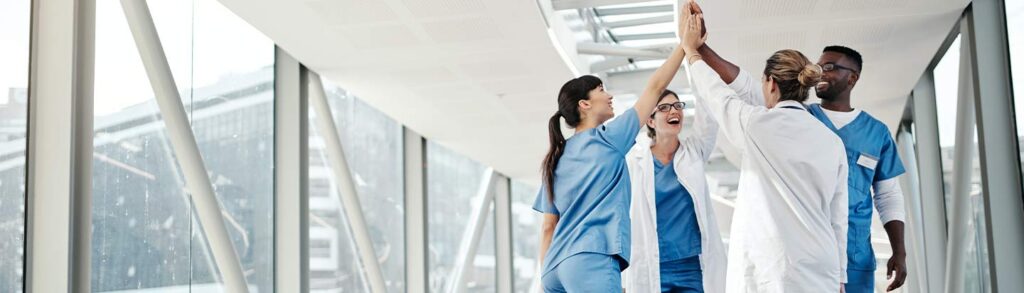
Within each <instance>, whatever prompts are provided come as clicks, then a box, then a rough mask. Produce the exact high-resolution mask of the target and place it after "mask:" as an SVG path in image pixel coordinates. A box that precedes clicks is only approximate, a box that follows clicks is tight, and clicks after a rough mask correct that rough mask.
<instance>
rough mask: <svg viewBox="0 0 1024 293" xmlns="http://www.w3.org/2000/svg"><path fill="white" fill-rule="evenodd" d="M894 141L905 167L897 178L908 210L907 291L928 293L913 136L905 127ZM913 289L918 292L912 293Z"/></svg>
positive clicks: (918, 181) (919, 189)
mask: <svg viewBox="0 0 1024 293" xmlns="http://www.w3.org/2000/svg"><path fill="white" fill-rule="evenodd" d="M896 141H897V144H898V145H899V153H900V158H903V161H904V162H905V163H906V164H905V165H906V167H907V173H906V176H901V177H900V185H901V186H902V187H903V188H902V189H903V192H904V193H903V196H904V197H905V198H906V202H907V205H906V209H907V225H906V230H907V231H906V232H907V235H908V236H910V237H908V240H909V241H907V242H908V243H909V249H907V259H908V260H909V261H910V264H909V265H912V266H913V269H911V270H910V278H911V282H908V283H909V285H914V286H911V287H908V290H910V291H911V292H931V291H929V290H928V276H927V272H928V271H927V268H928V266H927V265H926V263H925V254H924V247H925V246H924V234H923V232H922V228H923V227H924V225H923V224H924V223H922V222H923V220H922V219H923V216H922V215H921V188H920V186H921V185H920V181H921V180H920V178H919V174H920V173H919V172H918V170H917V152H916V151H914V136H913V135H912V134H910V132H908V131H907V130H906V127H904V128H901V129H900V131H899V132H897V135H896ZM914 289H917V290H916V291H914Z"/></svg>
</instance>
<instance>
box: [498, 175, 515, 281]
mask: <svg viewBox="0 0 1024 293" xmlns="http://www.w3.org/2000/svg"><path fill="white" fill-rule="evenodd" d="M497 177H498V178H497V180H495V182H494V242H495V245H496V246H497V247H496V248H495V250H494V256H495V260H496V261H495V267H496V270H495V271H496V273H497V274H498V282H497V283H498V293H512V275H513V269H512V268H513V267H512V190H511V183H510V182H509V179H508V177H505V176H502V175H498V176H497Z"/></svg>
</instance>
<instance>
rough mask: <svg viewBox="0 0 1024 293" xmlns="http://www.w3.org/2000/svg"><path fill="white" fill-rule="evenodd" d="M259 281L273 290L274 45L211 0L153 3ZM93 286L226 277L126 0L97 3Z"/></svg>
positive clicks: (236, 240)
mask: <svg viewBox="0 0 1024 293" xmlns="http://www.w3.org/2000/svg"><path fill="white" fill-rule="evenodd" d="M148 4H149V6H150V11H151V13H152V15H153V19H154V23H155V25H156V27H157V32H158V33H159V37H160V40H161V42H162V45H163V48H164V51H165V52H166V54H167V59H168V60H167V61H168V63H169V64H170V66H171V71H172V75H173V77H174V79H175V82H176V83H177V86H178V90H179V93H180V95H181V99H182V103H183V104H184V106H185V110H186V113H187V115H188V116H189V118H190V122H191V126H192V131H193V133H194V134H195V138H196V142H197V144H198V146H199V149H200V155H202V156H203V159H204V162H205V166H206V169H207V172H208V174H209V176H210V179H211V181H212V183H213V185H214V186H213V187H214V190H215V193H216V195H217V198H218V200H219V203H220V206H221V208H222V209H223V211H224V213H223V216H224V217H223V219H224V221H225V224H226V227H227V230H228V233H229V237H230V239H231V242H232V245H233V246H234V248H235V251H236V252H237V253H238V255H239V258H240V260H241V265H242V270H243V274H244V276H245V277H246V279H247V281H248V283H249V289H250V290H251V291H254V292H255V291H261V290H262V291H269V290H272V288H273V218H272V217H268V216H267V215H272V214H273V193H272V192H273V168H272V167H273V166H272V162H273V119H268V117H273V108H272V107H273V99H274V92H273V64H274V46H273V43H272V42H271V41H270V40H269V39H268V38H266V37H265V36H263V35H262V34H260V33H259V32H258V31H256V30H255V29H254V28H251V27H249V26H248V25H247V24H246V23H245V22H244V21H242V20H241V19H240V18H238V17H237V16H235V15H233V14H232V13H231V12H230V11H228V10H227V9H226V8H224V7H223V6H221V5H220V4H219V3H217V2H216V1H213V0H195V1H189V2H186V3H181V2H180V1H166V0H159V1H148ZM96 19H97V20H96V72H95V77H96V84H95V92H94V94H95V120H94V126H95V135H94V147H95V150H94V155H93V158H94V159H93V223H92V224H93V237H92V242H93V243H92V249H93V253H92V257H93V258H92V291H95V292H106V291H119V290H135V289H147V288H160V289H161V290H163V291H172V292H188V291H191V290H217V289H218V288H219V285H218V284H217V283H219V281H220V276H219V274H217V267H216V265H215V263H214V260H213V256H212V255H211V254H210V249H209V244H208V243H207V241H206V237H205V234H204V233H203V232H202V225H201V224H200V223H199V221H198V219H197V218H196V216H195V215H194V213H193V208H192V205H191V200H190V198H189V195H188V193H187V190H186V189H185V188H184V187H185V183H184V179H183V178H184V177H183V176H182V173H181V172H182V171H181V170H180V169H179V167H178V164H177V162H176V160H175V154H174V153H173V150H172V149H171V148H170V141H169V139H168V137H167V135H166V127H165V124H164V122H163V120H161V119H159V117H160V112H159V111H160V110H159V108H158V107H157V105H156V100H155V98H154V96H153V90H152V88H151V87H150V84H149V80H148V78H147V75H146V71H145V70H144V68H143V66H142V62H141V59H140V57H139V54H138V50H137V49H136V47H135V41H134V39H133V38H132V35H131V32H130V30H129V27H128V24H127V22H126V21H125V16H124V13H123V11H122V9H121V7H120V4H119V2H117V1H97V7H96Z"/></svg>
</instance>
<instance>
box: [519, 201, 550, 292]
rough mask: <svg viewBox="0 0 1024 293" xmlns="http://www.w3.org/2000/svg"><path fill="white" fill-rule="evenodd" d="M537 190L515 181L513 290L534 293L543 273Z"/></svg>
mask: <svg viewBox="0 0 1024 293" xmlns="http://www.w3.org/2000/svg"><path fill="white" fill-rule="evenodd" d="M537 191H538V190H537V187H534V186H532V185H528V184H526V183H522V182H519V181H512V266H513V268H512V289H513V291H514V292H524V293H525V292H530V286H531V285H532V284H533V283H534V282H536V281H538V280H534V278H535V277H536V276H537V274H539V272H538V271H537V270H538V269H540V267H539V265H540V264H539V263H538V261H537V256H538V255H540V250H539V247H538V246H539V245H540V223H541V220H542V219H543V217H544V216H543V215H542V214H541V213H538V212H537V211H534V210H533V200H534V199H536V198H537Z"/></svg>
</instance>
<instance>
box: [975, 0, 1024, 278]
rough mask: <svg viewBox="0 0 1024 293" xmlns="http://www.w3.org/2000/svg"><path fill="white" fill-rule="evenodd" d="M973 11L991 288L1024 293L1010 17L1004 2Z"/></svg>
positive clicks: (1023, 217)
mask: <svg viewBox="0 0 1024 293" xmlns="http://www.w3.org/2000/svg"><path fill="white" fill-rule="evenodd" d="M969 9H970V11H968V13H967V25H968V29H967V30H966V32H965V33H967V34H970V38H969V42H968V44H969V45H970V48H971V52H972V54H971V55H970V56H969V57H970V58H971V66H972V68H971V69H972V71H973V73H974V74H973V75H974V76H973V82H974V85H975V87H974V98H975V103H976V104H975V106H976V110H975V111H976V115H977V117H978V119H977V129H978V151H979V155H980V156H979V157H980V162H981V179H982V187H983V189H984V191H983V195H984V201H985V215H986V221H987V223H986V224H987V225H986V228H987V229H988V231H986V232H987V233H986V234H987V237H988V239H987V240H988V253H989V266H990V267H989V272H990V273H991V274H990V277H991V278H992V279H991V280H990V281H991V282H990V283H991V284H992V292H1019V291H1020V290H1021V288H1024V278H1021V272H1024V249H1021V247H1024V204H1022V201H1024V199H1022V198H1021V197H1022V196H1024V194H1022V192H1021V188H1022V187H1021V164H1020V157H1019V155H1020V153H1019V150H1020V149H1019V146H1018V145H1017V144H1018V141H1017V125H1016V121H1014V113H1013V109H1014V104H1013V103H1014V100H1013V91H1012V90H1011V80H1012V78H1011V77H1010V74H1011V72H1010V68H1009V64H1010V56H1009V47H1008V42H1007V35H1006V11H1005V6H1004V3H1003V1H1001V0H984V1H974V2H973V3H972V4H971V8H969ZM1018 74H1020V73H1018ZM1018 78H1020V77H1018ZM1017 102H1018V103H1022V102H1024V101H1017Z"/></svg>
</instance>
